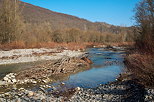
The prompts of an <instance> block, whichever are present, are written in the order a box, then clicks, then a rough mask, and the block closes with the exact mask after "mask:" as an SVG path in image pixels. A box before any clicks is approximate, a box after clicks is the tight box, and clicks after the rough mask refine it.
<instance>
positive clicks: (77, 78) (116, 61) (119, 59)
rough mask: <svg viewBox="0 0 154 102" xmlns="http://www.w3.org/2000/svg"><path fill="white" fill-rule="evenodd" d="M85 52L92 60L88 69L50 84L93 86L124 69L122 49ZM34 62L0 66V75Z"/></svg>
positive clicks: (90, 49)
mask: <svg viewBox="0 0 154 102" xmlns="http://www.w3.org/2000/svg"><path fill="white" fill-rule="evenodd" d="M87 52H88V53H89V58H90V59H91V60H92V62H93V64H92V65H91V68H90V69H88V70H85V71H82V72H79V73H76V74H73V75H70V76H69V77H67V78H65V79H64V80H61V81H60V80H57V81H56V82H54V83H51V84H50V85H54V86H56V85H58V84H60V83H62V82H63V83H65V85H66V86H71V87H82V88H94V87H97V86H99V85H100V84H106V83H108V82H112V81H114V80H115V79H116V78H117V76H118V75H119V74H120V73H121V72H122V71H123V69H124V64H123V60H124V59H123V55H125V52H124V51H123V50H122V49H119V50H116V51H113V50H109V49H104V48H89V49H87ZM34 64H37V63H29V64H27V63H25V64H12V65H3V66H0V77H1V78H2V77H3V76H5V75H6V74H7V73H10V72H15V71H19V70H22V69H23V68H26V67H29V66H32V65H34Z"/></svg>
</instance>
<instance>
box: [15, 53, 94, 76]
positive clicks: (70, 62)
mask: <svg viewBox="0 0 154 102" xmlns="http://www.w3.org/2000/svg"><path fill="white" fill-rule="evenodd" d="M91 63H92V62H91V61H90V60H89V59H88V58H86V57H83V58H81V59H80V58H70V57H67V56H66V57H64V58H62V59H59V60H57V61H48V62H45V63H44V64H40V65H37V66H34V67H32V68H28V69H26V70H24V71H21V72H19V73H17V78H18V79H26V78H28V79H38V78H43V77H49V76H52V75H55V74H64V73H74V72H76V71H78V70H80V69H82V68H85V67H89V64H91Z"/></svg>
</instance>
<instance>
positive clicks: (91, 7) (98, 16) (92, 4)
mask: <svg viewBox="0 0 154 102" xmlns="http://www.w3.org/2000/svg"><path fill="white" fill-rule="evenodd" d="M21 1H24V2H27V3H30V4H33V5H36V6H40V7H43V8H47V9H49V10H52V11H56V12H60V13H65V14H69V15H74V16H77V17H79V18H84V19H87V20H89V21H92V22H106V23H109V24H113V25H118V26H132V25H134V24H135V21H134V20H133V16H134V12H133V9H134V8H135V5H136V3H138V2H139V1H140V0H21Z"/></svg>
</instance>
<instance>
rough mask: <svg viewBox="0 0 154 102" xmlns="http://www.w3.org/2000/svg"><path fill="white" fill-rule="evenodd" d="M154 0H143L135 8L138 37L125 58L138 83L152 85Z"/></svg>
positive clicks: (153, 82) (153, 73) (153, 81)
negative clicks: (131, 50) (133, 49)
mask: <svg viewBox="0 0 154 102" xmlns="http://www.w3.org/2000/svg"><path fill="white" fill-rule="evenodd" d="M153 14H154V1H153V0H143V1H141V2H140V3H139V4H138V5H137V8H136V16H135V17H136V21H137V23H138V33H137V35H138V37H137V39H136V43H135V47H136V50H135V51H133V52H132V53H133V54H130V55H128V57H127V58H126V61H125V63H126V65H127V68H128V70H129V71H130V72H132V73H133V75H134V78H136V79H137V80H139V82H140V83H142V84H144V85H146V86H148V87H154V59H153V57H154V15H153Z"/></svg>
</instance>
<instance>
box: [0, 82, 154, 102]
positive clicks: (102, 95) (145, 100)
mask: <svg viewBox="0 0 154 102" xmlns="http://www.w3.org/2000/svg"><path fill="white" fill-rule="evenodd" d="M61 86H62V87H63V88H61V89H56V88H55V87H53V86H49V85H42V86H40V87H39V89H38V90H37V91H32V90H26V89H24V88H20V89H16V88H14V89H12V90H10V91H9V92H7V93H3V94H0V101H1V102H4V101H7V102H64V101H66V102H153V101H154V89H147V88H144V87H143V86H142V85H140V84H137V83H136V82H135V81H132V80H127V81H121V82H114V83H111V84H106V85H100V86H99V87H97V88H94V89H83V88H79V87H77V88H70V89H67V88H66V87H65V84H64V83H62V84H61Z"/></svg>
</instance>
